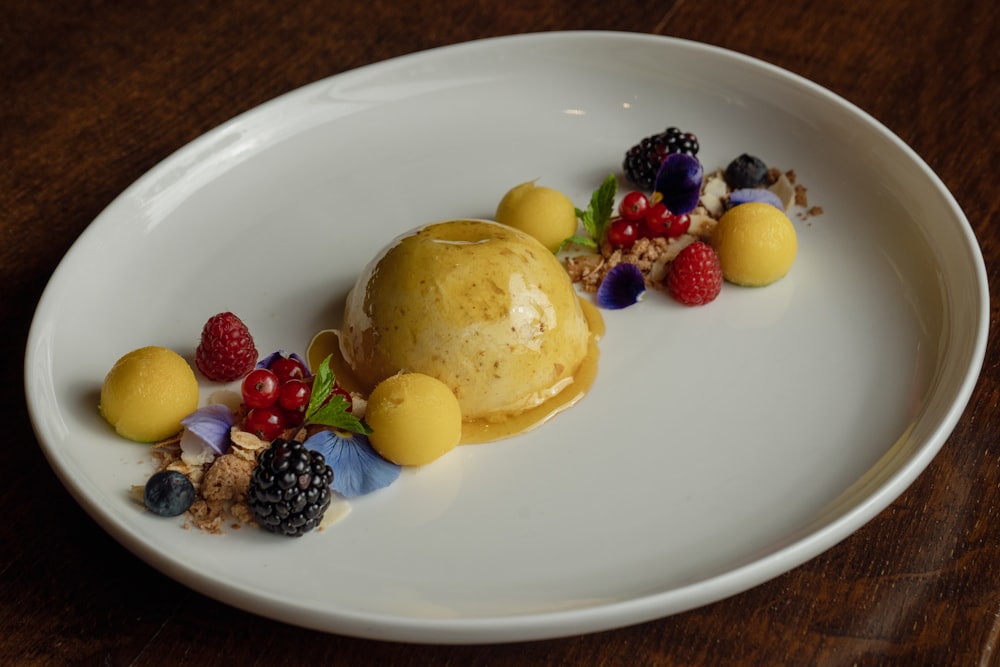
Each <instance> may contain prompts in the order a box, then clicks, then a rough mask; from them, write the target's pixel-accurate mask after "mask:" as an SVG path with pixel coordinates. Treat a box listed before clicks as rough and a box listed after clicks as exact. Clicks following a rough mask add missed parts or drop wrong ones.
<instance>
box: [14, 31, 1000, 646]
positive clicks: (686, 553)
mask: <svg viewBox="0 0 1000 667" xmlns="http://www.w3.org/2000/svg"><path fill="white" fill-rule="evenodd" d="M667 125H678V126H681V127H683V128H685V129H688V130H690V131H693V132H695V133H697V134H698V136H699V138H700V140H701V145H702V150H701V153H700V157H701V159H702V161H703V162H704V163H705V165H706V167H707V168H709V169H710V168H713V167H718V166H724V165H725V163H726V162H727V161H728V160H729V159H731V158H732V157H734V156H736V155H738V154H739V153H741V152H750V153H753V154H756V155H759V156H761V157H762V158H764V159H765V160H766V161H767V162H768V163H770V164H774V165H777V166H780V167H782V168H786V169H795V171H796V172H797V173H798V175H799V179H800V181H801V182H803V183H805V184H807V185H808V186H809V195H810V199H811V200H812V201H813V202H814V203H818V204H820V205H822V207H823V208H824V210H825V213H824V214H823V215H822V216H819V217H815V218H811V219H808V220H801V219H800V220H798V221H797V223H796V224H797V226H798V232H799V245H800V250H799V257H798V260H797V262H796V265H795V267H794V268H793V270H792V273H791V274H790V275H789V276H788V277H787V278H785V279H784V280H782V281H781V282H780V283H778V284H776V285H774V286H771V287H769V288H766V289H759V290H753V289H740V288H735V287H731V286H730V287H728V288H727V289H724V290H723V294H722V295H721V296H720V298H719V299H718V300H717V301H716V302H715V303H713V304H711V305H710V306H707V307H704V308H695V309H685V308H683V307H681V306H678V305H676V304H673V303H672V302H671V301H669V300H668V299H666V298H660V297H661V296H662V295H650V296H648V297H647V298H646V299H645V300H644V301H643V302H641V303H640V304H638V305H637V306H635V307H632V308H629V309H626V310H624V311H616V312H614V313H613V314H608V315H607V316H606V318H605V319H606V321H607V335H606V336H605V338H604V340H603V342H602V359H601V371H600V373H599V375H598V379H597V383H596V385H595V386H594V388H593V390H592V392H591V393H590V394H589V395H588V396H587V398H585V399H584V401H583V402H582V403H581V404H580V405H579V406H577V407H576V408H574V409H573V410H572V411H570V412H568V413H566V414H564V415H561V416H559V417H557V418H556V419H555V420H553V421H552V422H551V423H549V424H547V425H546V426H544V427H543V428H541V429H539V430H537V431H535V432H532V433H529V434H527V435H524V436H522V437H518V438H514V439H511V440H507V441H503V442H500V443H495V444H491V445H486V446H474V447H464V448H460V449H459V450H457V451H455V452H453V453H452V454H450V455H449V456H447V457H445V459H442V460H441V461H438V462H437V463H434V464H433V465H430V466H427V467H424V468H420V469H414V470H408V471H406V472H405V473H404V475H403V477H402V478H401V479H400V481H398V482H397V483H396V484H395V485H393V486H392V487H390V488H389V489H386V490H384V491H382V492H379V493H377V494H374V495H372V496H370V497H367V498H364V499H362V500H360V501H358V502H355V503H354V511H353V512H352V513H351V515H350V516H349V517H348V518H346V519H345V520H343V521H342V522H340V523H338V524H336V525H335V526H333V527H332V528H330V529H328V530H326V531H324V532H323V533H318V534H311V535H308V536H306V537H304V538H302V539H299V540H285V539H276V538H275V537H274V536H271V535H268V534H265V533H263V532H262V531H254V530H237V531H229V532H228V533H227V534H225V535H223V536H214V535H207V534H203V533H199V532H198V531H185V530H181V528H180V527H179V524H178V523H177V522H175V521H171V520H161V519H156V518H154V517H152V516H150V515H147V514H145V513H143V512H142V511H141V509H137V508H136V507H135V506H134V505H133V504H132V503H131V502H130V501H129V499H128V494H127V490H128V487H129V485H131V484H133V483H137V482H140V481H141V480H143V479H144V478H145V476H146V475H147V474H148V472H149V471H150V468H151V462H150V461H149V457H148V455H147V454H146V452H145V450H144V449H143V448H142V447H141V446H137V445H134V444H131V443H127V442H123V441H121V440H119V439H117V438H116V437H115V436H114V435H112V433H111V432H110V430H109V429H108V428H107V427H106V425H105V424H104V423H103V422H102V421H101V419H100V417H99V416H98V414H97V411H96V409H95V399H94V395H95V391H96V389H97V387H98V385H99V383H100V381H101V379H102V378H103V376H104V373H105V372H106V371H107V369H108V368H110V366H111V364H112V363H113V362H114V360H115V359H116V358H118V357H119V356H120V355H121V354H122V353H124V352H126V351H128V350H130V349H133V348H135V347H139V346H141V345H145V344H158V345H164V346H168V347H172V348H174V349H176V350H178V351H179V352H181V353H182V354H186V355H188V356H189V357H190V355H192V354H193V349H194V345H195V344H196V342H197V336H198V332H199V330H200V327H201V324H202V323H203V322H204V321H205V319H207V318H208V316H210V315H212V314H213V313H216V312H219V311H221V310H232V311H234V312H236V313H238V314H239V315H240V316H241V317H242V318H243V319H244V320H246V321H247V322H248V324H249V325H250V327H251V329H252V330H253V332H254V335H255V337H256V338H257V342H258V346H259V347H260V349H262V350H273V349H278V348H284V349H290V350H299V351H303V350H304V348H305V346H306V344H307V343H308V342H309V339H310V337H311V336H312V334H313V333H315V332H316V331H319V330H320V329H324V328H329V327H331V326H336V324H337V322H338V320H339V307H340V304H341V303H342V299H343V295H344V294H345V292H346V290H347V289H348V288H349V287H350V285H351V284H352V282H353V280H354V277H355V276H356V275H357V273H358V272H359V271H360V270H361V268H362V267H363V265H364V263H365V261H366V260H367V259H368V258H369V257H371V256H372V255H374V253H375V252H376V251H377V250H378V249H379V248H380V247H381V246H382V245H383V244H385V243H386V242H387V241H388V240H389V239H391V238H392V237H393V236H395V235H396V234H398V233H400V232H402V231H404V230H406V229H409V228H411V227H413V226H416V225H418V224H422V223H426V222H431V221H435V220H440V219H446V218H454V217H490V215H491V214H492V211H493V208H494V207H495V205H496V202H497V201H498V200H499V198H500V197H501V196H502V195H503V193H504V192H505V191H506V190H507V189H508V188H509V187H510V186H512V185H514V184H516V183H520V182H522V181H525V180H528V179H531V178H540V179H541V181H542V182H543V183H545V184H547V185H550V186H553V187H556V188H559V189H561V190H562V191H564V192H566V193H567V194H568V195H570V197H571V198H572V199H573V200H574V201H575V202H578V205H580V204H585V203H586V200H587V198H588V197H589V194H590V192H591V191H592V190H593V188H595V187H596V186H597V185H598V184H599V183H600V181H601V180H602V179H603V178H604V176H606V175H607V174H608V173H609V172H617V171H619V169H620V161H621V156H622V155H623V153H624V150H625V149H626V148H627V147H628V146H630V145H631V144H632V143H634V142H635V141H637V140H638V139H639V138H641V137H643V136H646V135H648V134H652V133H653V132H657V131H661V130H662V129H663V128H664V127H666V126H667ZM261 266H270V267H271V268H270V270H269V271H267V272H265V273H263V274H262V273H261V272H260V267H261ZM154 304H156V305H154ZM987 304H988V298H987V288H986V279H985V271H984V268H983V262H982V257H981V255H980V253H979V250H978V246H977V244H976V242H975V239H974V238H973V236H972V233H971V231H970V227H969V225H968V222H967V221H966V220H965V218H964V217H963V215H962V213H961V211H960V209H959V208H958V206H957V205H956V203H955V202H954V200H953V199H952V197H951V196H950V195H949V193H948V192H947V191H946V190H945V188H944V187H943V185H942V184H941V182H940V181H939V180H938V179H937V178H936V177H935V176H934V175H933V173H932V172H931V171H930V170H929V169H928V168H927V166H926V165H924V164H923V163H922V162H921V161H920V160H919V158H917V157H916V156H915V155H914V154H913V152H912V151H910V150H909V149H908V148H907V147H906V146H904V145H903V144H902V143H901V142H900V141H899V140H898V139H897V138H895V137H894V136H893V135H892V134H891V133H889V132H888V131H887V130H886V129H885V128H883V127H882V126H880V125H879V124H878V123H876V122H875V121H873V120H872V119H871V118H869V117H867V116H866V115H864V114H863V113H862V112H860V111H859V110H857V109H856V108H854V107H852V106H851V105H849V104H847V103H846V102H844V101H843V100H841V99H839V98H837V97H835V96H834V95H832V94H830V93H828V92H826V91H824V90H823V89H821V88H819V87H817V86H815V85H813V84H811V83H809V82H807V81H804V80H802V79H800V78H798V77H795V76H793V75H790V74H788V73H786V72H783V71H781V70H778V69H776V68H773V67H771V66H768V65H766V64H763V63H760V62H758V61H755V60H752V59H749V58H746V57H743V56H740V55H736V54H733V53H729V52H725V51H722V50H718V49H715V48H711V47H706V46H702V45H698V44H693V43H689V42H683V41H677V40H672V39H665V38H659V37H650V36H639V35H627V34H614V33H557V34H544V35H527V36H519V37H510V38H502V39H495V40H488V41H483V42H476V43H471V44H466V45H460V46H455V47H448V48H443V49H439V50H435V51H430V52H426V53H420V54H416V55H413V56H408V57H405V58H400V59H397V60H393V61H389V62H385V63H380V64H377V65H374V66H370V67H366V68H363V69H360V70H357V71H353V72H349V73H346V74H343V75H339V76H336V77H333V78H331V79H327V80H324V81H320V82H317V83H315V84H313V85H310V86H307V87H305V88H303V89H300V90H298V91H295V92H293V93H291V94H288V95H286V96H284V97H282V98H279V99H277V100H275V101H274V102H272V103H270V104H266V105H264V106H262V107H260V108H257V109H255V110H253V111H251V112H249V113H246V114H244V115H242V116H240V117H237V118H235V119H234V120H232V121H230V122H228V123H226V124H225V125H223V126H221V127H219V128H217V129H215V130H214V131H212V132H210V133H208V134H207V135H205V136H204V137H202V138H200V139H199V140H197V141H195V142H193V143H192V144H190V145H189V146H187V147H185V148H183V149H182V150H180V151H178V152H177V153H176V154H174V155H172V156H171V157H170V158H168V159H167V160H165V161H164V162H163V163H162V164H161V165H159V166H157V167H156V168H155V169H153V170H152V171H150V172H149V173H148V174H146V175H145V176H144V177H143V178H141V179H140V180H139V181H138V182H136V183H135V184H134V185H133V186H132V187H130V188H129V189H128V190H127V191H126V192H124V193H123V194H122V195H121V196H120V197H119V198H118V199H117V200H116V201H115V202H114V203H113V204H112V205H111V206H109V207H108V209H107V210H106V211H105V212H103V213H102V214H101V216H100V217H99V218H98V219H97V220H95V221H94V223H93V224H92V225H91V226H90V228H89V229H87V230H86V232H85V233H84V234H83V235H82V236H81V237H80V239H79V240H78V242H77V243H76V244H75V245H74V246H73V248H72V249H71V250H70V252H69V253H68V254H67V255H66V257H65V259H64V261H63V262H62V264H61V265H60V266H59V268H58V270H57V271H56V273H55V274H54V276H53V277H52V280H51V283H50V285H49V287H48V288H47V290H46V292H45V294H44V296H43V298H42V300H41V303H40V304H39V307H38V311H37V314H36V317H35V321H34V323H33V327H32V330H31V333H30V340H29V345H28V352H27V357H26V389H27V396H28V400H29V404H30V410H31V416H32V419H33V421H34V424H35V428H36V431H37V433H38V436H39V440H40V442H41V444H42V447H43V449H44V451H45V453H46V455H47V457H48V458H49V460H50V462H51V464H52V467H53V469H54V470H55V472H56V473H57V474H58V475H59V477H60V478H61V480H62V481H63V483H64V484H65V485H66V486H67V488H68V489H69V490H70V491H71V492H72V493H73V495H74V496H75V498H76V499H77V500H78V501H79V502H80V504H81V505H82V506H83V507H84V508H85V509H86V510H87V511H88V512H89V513H90V515H91V516H93V518H94V519H95V520H96V521H97V522H98V523H99V524H100V525H101V526H102V527H103V528H104V529H105V530H107V531H108V532H109V533H110V534H111V535H113V536H114V537H115V538H116V539H118V540H119V541H120V542H121V543H122V544H123V545H125V546H126V547H127V548H129V549H130V550H132V551H133V552H134V553H135V554H136V555H137V556H138V557H140V558H142V559H143V560H145V561H147V562H149V563H150V564H152V565H153V566H154V567H156V568H158V569H160V570H161V571H163V572H164V573H166V574H167V575H169V576H171V577H173V578H175V579H176V580H178V581H180V582H182V583H184V584H186V585H188V586H190V587H192V588H194V589H196V590H198V591H201V592H203V593H205V594H207V595H210V596H212V597H215V598H217V599H219V600H222V601H224V602H227V603H229V604H232V605H235V606H237V607H241V608H244V609H248V610H251V611H254V612H256V613H259V614H262V615H265V616H270V617H273V618H277V619H281V620H283V621H287V622H290V623H295V624H299V625H302V626H306V627H311V628H317V629H321V630H326V631H331V632H338V633H345V634H353V635H360V636H367V637H375V638H384V639H395V640H405V641H427V642H494V641H510V640H522V639H534V638H543V637H554V636H559V635H565V634H572V633H582V632H589V631H595V630H601V629H607V628H611V627H616V626H621V625H625V624H630V623H636V622H640V621H644V620H648V619H651V618H656V617H659V616H664V615H668V614H672V613H676V612H679V611H682V610H686V609H690V608H693V607H696V606H698V605H703V604H706V603H708V602H711V601H714V600H717V599H720V598H723V597H726V596H729V595H732V594H735V593H737V592H740V591H743V590H746V589H748V588H750V587H752V586H755V585H756V584H758V583H760V582H763V581H765V580H767V579H769V578H771V577H774V576H776V575H778V574H780V573H782V572H784V571H787V570H788V569H790V568H793V567H795V566H797V565H799V564H801V563H802V562H804V561H805V560H807V559H809V558H811V557H812V556H814V555H816V554H818V553H820V552H822V551H823V550H825V549H827V548H829V547H830V546H832V545H833V544H835V543H836V542H838V541H839V540H841V539H843V538H844V537H846V536H847V535H849V534H850V533H851V532H852V531H854V530H856V529H857V528H858V527H859V526H861V525H862V524H863V523H864V522H865V521H867V520H868V519H870V518H871V517H873V516H874V515H875V514H876V513H877V512H879V511H880V510H881V509H883V508H884V507H886V506H887V505H888V504H889V503H890V502H891V501H892V500H893V499H894V498H895V497H896V496H898V494H900V493H901V492H902V491H903V490H904V489H905V488H906V487H907V486H908V485H909V484H910V482H911V481H912V480H913V479H914V478H915V477H916V475H917V474H918V473H919V472H920V471H921V470H922V469H923V468H924V467H925V466H926V465H927V463H928V462H929V461H930V460H931V458H932V457H933V456H934V454H935V453H936V452H937V451H938V449H939V448H940V447H941V445H942V444H943V442H944V440H945V439H946V438H947V436H948V434H949V433H950V432H951V430H952V428H953V427H954V424H955V422H956V420H957V419H958V417H959V416H960V414H961V412H962V410H963V408H964V406H965V403H966V401H967V400H968V397H969V395H970V392H971V391H972V387H973V384H974V382H975V380H976V377H977V374H978V371H979V367H980V364H981V361H982V357H983V353H984V347H985V338H986V329H987V312H988V310H987V307H988V306H987ZM82 351H85V352H86V353H85V354H84V353H81V352H82ZM208 391H209V388H208V387H205V388H204V389H203V398H204V396H205V395H207V392H208Z"/></svg>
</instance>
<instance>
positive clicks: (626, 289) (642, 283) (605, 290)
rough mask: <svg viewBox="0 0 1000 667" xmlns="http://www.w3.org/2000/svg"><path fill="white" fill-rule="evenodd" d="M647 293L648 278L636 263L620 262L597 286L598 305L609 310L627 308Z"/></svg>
mask: <svg viewBox="0 0 1000 667" xmlns="http://www.w3.org/2000/svg"><path fill="white" fill-rule="evenodd" d="M645 293H646V279H645V278H644V277H643V275H642V271H640V270H639V267H638V266H636V265H635V264H628V263H625V264H619V265H618V266H616V267H614V268H613V269H611V270H610V271H608V275H606V276H604V280H603V281H601V286H600V287H598V288H597V305H599V306H600V307H601V308H607V309H609V310H620V309H621V308H627V307H628V306H631V305H632V304H633V303H636V302H638V301H639V299H641V298H642V295H643V294H645Z"/></svg>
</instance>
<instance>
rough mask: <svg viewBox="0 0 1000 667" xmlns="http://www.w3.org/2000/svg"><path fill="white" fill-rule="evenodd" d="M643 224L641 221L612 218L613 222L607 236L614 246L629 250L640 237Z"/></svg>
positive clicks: (609, 242) (606, 233) (610, 243)
mask: <svg viewBox="0 0 1000 667" xmlns="http://www.w3.org/2000/svg"><path fill="white" fill-rule="evenodd" d="M641 224H642V223H641V222H640V221H632V220H626V219H625V218H617V219H616V220H612V221H611V224H610V225H608V229H607V232H605V238H606V239H607V241H608V244H609V245H610V246H611V247H612V248H622V249H624V250H628V249H629V248H631V247H632V246H633V245H634V244H635V242H636V239H638V238H639V227H640V225H641Z"/></svg>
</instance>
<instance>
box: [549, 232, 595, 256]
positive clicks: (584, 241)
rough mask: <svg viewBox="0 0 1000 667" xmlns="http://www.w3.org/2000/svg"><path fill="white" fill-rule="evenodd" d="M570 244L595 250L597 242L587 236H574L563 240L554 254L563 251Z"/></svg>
mask: <svg viewBox="0 0 1000 667" xmlns="http://www.w3.org/2000/svg"><path fill="white" fill-rule="evenodd" d="M572 244H575V245H582V246H587V247H588V248H593V249H594V250H597V241H595V240H594V239H592V238H590V237H589V236H580V235H579V234H577V235H574V236H570V237H569V238H566V239H563V241H562V243H560V244H559V248H558V249H557V250H556V252H559V251H561V250H563V249H565V248H566V246H568V245H572Z"/></svg>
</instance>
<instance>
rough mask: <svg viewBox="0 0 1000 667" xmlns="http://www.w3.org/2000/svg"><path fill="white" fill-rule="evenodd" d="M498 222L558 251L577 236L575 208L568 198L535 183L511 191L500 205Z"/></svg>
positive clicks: (497, 216)
mask: <svg viewBox="0 0 1000 667" xmlns="http://www.w3.org/2000/svg"><path fill="white" fill-rule="evenodd" d="M496 221H497V222H500V223H503V224H505V225H508V226H510V227H514V228H515V229H520V230H521V231H522V232H525V233H526V234H530V235H531V236H534V237H535V238H536V239H538V240H539V241H540V242H541V244H542V245H544V246H545V247H546V248H548V249H549V250H551V251H552V252H555V251H556V250H558V249H559V245H560V244H561V243H562V242H563V241H564V240H566V239H567V238H568V237H570V236H573V235H574V234H576V227H577V218H576V207H575V206H573V202H572V201H570V199H569V197H567V196H566V195H564V194H563V193H561V192H559V191H558V190H554V189H552V188H547V187H545V186H542V185H535V182H534V181H528V182H526V183H521V184H520V185H516V186H514V187H513V188H511V189H510V190H509V191H508V192H507V194H505V195H504V196H503V199H501V200H500V204H499V205H498V206H497V212H496Z"/></svg>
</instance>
